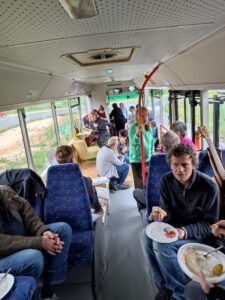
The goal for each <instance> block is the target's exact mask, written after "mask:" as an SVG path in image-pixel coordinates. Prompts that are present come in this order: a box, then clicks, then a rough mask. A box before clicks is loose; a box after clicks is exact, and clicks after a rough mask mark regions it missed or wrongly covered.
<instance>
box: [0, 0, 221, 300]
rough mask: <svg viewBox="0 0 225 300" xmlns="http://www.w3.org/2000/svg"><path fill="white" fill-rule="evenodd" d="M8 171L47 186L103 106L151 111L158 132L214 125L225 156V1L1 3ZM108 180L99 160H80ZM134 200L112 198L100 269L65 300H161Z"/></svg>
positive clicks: (77, 276) (76, 279)
mask: <svg viewBox="0 0 225 300" xmlns="http://www.w3.org/2000/svg"><path fill="white" fill-rule="evenodd" d="M0 37H1V38H0V111H1V112H0V140H1V146H0V172H4V171H6V170H9V169H15V168H16V169H17V168H30V169H32V170H34V171H35V172H37V174H39V175H40V176H41V177H42V178H43V179H44V180H45V178H46V174H47V170H48V167H49V164H50V163H52V160H54V155H52V154H53V153H54V151H55V149H56V147H57V146H59V145H63V144H69V143H71V142H73V140H74V138H75V137H76V132H75V131H76V130H75V129H76V128H78V133H79V131H80V132H82V131H84V130H85V128H84V124H83V117H84V116H85V115H87V114H89V113H90V112H91V111H92V109H98V107H99V106H100V105H103V106H104V108H105V111H106V115H107V117H109V113H110V112H111V110H112V104H113V103H118V104H119V103H121V102H122V103H124V105H125V107H126V108H127V109H129V107H130V106H131V105H132V106H134V107H135V106H136V105H137V104H138V99H139V95H140V90H141V88H142V86H143V83H144V81H145V80H146V77H147V76H148V75H149V74H150V73H151V71H152V70H153V68H155V67H156V66H158V65H159V68H158V70H157V71H156V72H155V74H154V75H153V77H152V78H150V80H149V81H148V82H147V84H146V86H145V89H144V91H143V95H142V100H141V101H142V105H143V106H145V107H147V108H148V110H149V111H150V113H151V115H152V119H154V120H155V121H156V123H157V125H158V126H160V125H162V126H164V127H165V128H169V127H170V125H171V124H172V123H173V122H174V121H176V120H182V121H184V122H185V123H186V124H187V128H188V134H189V136H191V138H192V140H193V141H194V142H196V144H197V143H198V144H199V149H198V150H199V151H200V150H204V149H206V148H207V143H206V141H205V140H204V139H202V138H201V139H200V140H196V138H197V136H196V130H197V128H198V126H203V125H204V126H206V128H208V131H209V133H210V136H211V138H212V141H213V143H214V145H215V146H216V147H217V148H220V149H225V126H224V122H225V104H224V103H225V59H224V53H225V1H224V0H214V1H210V0H204V1H202V0H199V1H196V0H189V1H186V0H169V1H167V0H140V1H137V0H120V1H118V0H76V1H72V0H59V1H58V0H38V1H34V0H0ZM80 167H81V170H82V173H83V174H84V175H85V176H89V177H91V178H96V177H97V176H98V174H97V171H96V168H95V161H94V160H88V159H87V160H83V161H82V160H80ZM127 183H128V184H129V185H130V188H129V189H127V190H121V191H117V192H116V193H112V194H111V193H110V195H109V197H110V203H111V204H110V206H111V207H110V212H108V213H107V212H105V214H104V220H102V219H101V218H99V219H97V221H96V222H95V224H94V254H93V261H92V263H91V264H88V265H77V266H73V267H69V269H68V279H67V281H66V282H65V283H64V284H63V285H62V286H59V287H58V288H57V294H58V295H59V296H60V298H61V299H63V300H69V299H79V300H92V299H95V300H96V299H97V300H115V299H117V300H128V299H129V300H137V299H142V300H150V299H154V295H155V293H156V291H157V289H156V286H155V284H154V279H153V274H152V270H151V268H150V265H149V262H148V258H147V257H146V255H145V252H144V249H143V247H144V246H143V244H142V241H141V240H142V239H141V236H142V234H143V232H144V230H145V226H146V216H145V212H143V213H142V214H140V213H139V212H138V210H137V205H136V201H135V200H134V198H133V189H134V188H133V177H132V172H131V171H130V172H129V176H128V180H127Z"/></svg>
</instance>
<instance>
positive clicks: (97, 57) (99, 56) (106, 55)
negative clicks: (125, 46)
mask: <svg viewBox="0 0 225 300" xmlns="http://www.w3.org/2000/svg"><path fill="white" fill-rule="evenodd" d="M114 56H117V54H116V53H99V54H95V55H93V56H90V59H94V60H105V59H110V58H112V57H114Z"/></svg>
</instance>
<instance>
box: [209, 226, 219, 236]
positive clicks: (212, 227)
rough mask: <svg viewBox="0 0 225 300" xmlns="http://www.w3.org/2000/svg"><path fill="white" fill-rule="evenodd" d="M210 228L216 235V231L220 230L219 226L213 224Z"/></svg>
mask: <svg viewBox="0 0 225 300" xmlns="http://www.w3.org/2000/svg"><path fill="white" fill-rule="evenodd" d="M210 228H211V231H212V233H213V234H215V233H216V230H217V229H218V228H219V226H218V225H217V224H212V225H211V226H210Z"/></svg>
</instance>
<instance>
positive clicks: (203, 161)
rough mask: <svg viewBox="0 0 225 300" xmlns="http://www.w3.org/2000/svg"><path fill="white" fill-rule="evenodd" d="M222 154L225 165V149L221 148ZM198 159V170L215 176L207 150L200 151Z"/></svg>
mask: <svg viewBox="0 0 225 300" xmlns="http://www.w3.org/2000/svg"><path fill="white" fill-rule="evenodd" d="M221 154H222V163H223V165H224V166H225V149H222V150H221ZM198 160H199V166H198V170H199V171H200V172H202V173H204V174H207V175H208V176H210V177H213V176H214V171H213V169H212V167H211V164H210V160H209V156H208V153H207V151H206V150H203V151H201V152H200V153H199V157H198Z"/></svg>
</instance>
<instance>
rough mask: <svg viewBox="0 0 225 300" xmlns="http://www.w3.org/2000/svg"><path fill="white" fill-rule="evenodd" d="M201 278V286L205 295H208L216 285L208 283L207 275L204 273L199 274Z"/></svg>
mask: <svg viewBox="0 0 225 300" xmlns="http://www.w3.org/2000/svg"><path fill="white" fill-rule="evenodd" d="M199 278H200V285H201V287H202V289H203V291H204V293H206V294H208V293H209V292H210V290H211V289H212V288H213V287H214V285H213V284H211V283H209V282H208V281H206V279H205V275H204V274H203V273H202V272H200V273H199Z"/></svg>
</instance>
